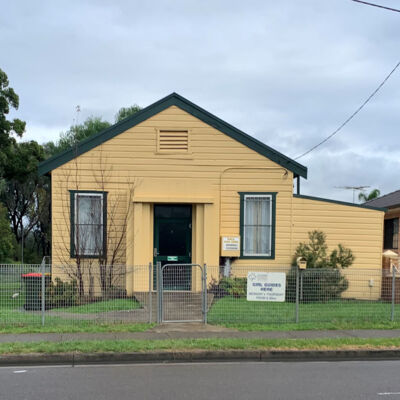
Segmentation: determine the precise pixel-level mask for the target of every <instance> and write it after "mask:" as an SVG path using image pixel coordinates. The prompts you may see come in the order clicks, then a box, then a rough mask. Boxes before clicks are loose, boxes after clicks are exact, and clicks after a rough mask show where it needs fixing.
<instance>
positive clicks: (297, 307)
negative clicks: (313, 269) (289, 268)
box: [296, 267, 299, 324]
mask: <svg viewBox="0 0 400 400" xmlns="http://www.w3.org/2000/svg"><path fill="white" fill-rule="evenodd" d="M298 323H299V267H296V324H298Z"/></svg>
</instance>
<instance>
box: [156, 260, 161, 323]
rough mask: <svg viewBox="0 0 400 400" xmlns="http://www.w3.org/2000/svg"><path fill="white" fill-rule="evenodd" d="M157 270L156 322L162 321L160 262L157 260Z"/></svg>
mask: <svg viewBox="0 0 400 400" xmlns="http://www.w3.org/2000/svg"><path fill="white" fill-rule="evenodd" d="M156 268H157V270H156V276H157V323H159V324H160V323H161V321H162V315H161V314H162V298H161V296H162V293H161V292H162V287H161V285H162V283H161V262H160V261H158V262H157V267H156Z"/></svg>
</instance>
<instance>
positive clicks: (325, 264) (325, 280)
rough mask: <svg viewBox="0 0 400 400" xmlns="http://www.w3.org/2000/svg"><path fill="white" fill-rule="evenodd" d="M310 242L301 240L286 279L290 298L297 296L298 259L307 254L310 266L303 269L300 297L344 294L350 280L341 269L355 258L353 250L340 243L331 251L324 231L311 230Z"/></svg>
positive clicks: (318, 298)
mask: <svg viewBox="0 0 400 400" xmlns="http://www.w3.org/2000/svg"><path fill="white" fill-rule="evenodd" d="M308 238H309V242H308V243H299V245H298V246H297V248H296V252H295V254H294V257H293V267H292V269H291V270H290V272H289V273H288V275H287V279H286V301H295V299H296V270H297V266H296V259H297V257H303V258H305V259H306V261H307V269H306V270H305V271H301V272H300V274H301V275H300V277H301V278H300V279H299V283H300V288H301V292H300V300H301V301H304V302H313V301H327V300H335V299H338V298H340V296H341V294H342V293H343V292H344V291H345V290H346V289H347V288H348V286H349V283H348V281H347V279H346V278H345V277H344V276H343V275H342V273H341V270H342V269H344V268H348V267H349V266H350V265H351V264H352V263H353V261H354V255H353V253H352V251H351V250H350V249H348V248H346V247H344V246H343V245H341V244H339V245H338V247H337V249H334V250H333V251H332V252H331V253H330V254H329V255H328V254H327V250H328V246H327V244H326V235H325V233H324V232H321V231H316V230H315V231H312V232H309V233H308Z"/></svg>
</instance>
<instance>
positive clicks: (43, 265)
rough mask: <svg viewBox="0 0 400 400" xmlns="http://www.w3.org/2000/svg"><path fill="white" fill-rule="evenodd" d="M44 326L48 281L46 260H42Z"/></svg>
mask: <svg viewBox="0 0 400 400" xmlns="http://www.w3.org/2000/svg"><path fill="white" fill-rule="evenodd" d="M41 269H42V294H41V297H42V301H41V303H42V326H44V314H45V309H46V284H45V283H46V282H45V279H46V277H45V273H46V265H45V263H44V262H42V268H41Z"/></svg>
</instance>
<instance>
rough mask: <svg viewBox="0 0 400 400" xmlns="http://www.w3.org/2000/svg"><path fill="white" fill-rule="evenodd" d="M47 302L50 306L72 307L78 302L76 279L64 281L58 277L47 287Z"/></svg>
mask: <svg viewBox="0 0 400 400" xmlns="http://www.w3.org/2000/svg"><path fill="white" fill-rule="evenodd" d="M46 303H48V307H49V308H59V307H71V306H76V305H77V304H78V286H77V284H76V281H74V280H73V281H70V282H63V281H62V280H61V279H60V278H56V279H55V282H51V283H50V284H49V286H48V287H47V288H46Z"/></svg>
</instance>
